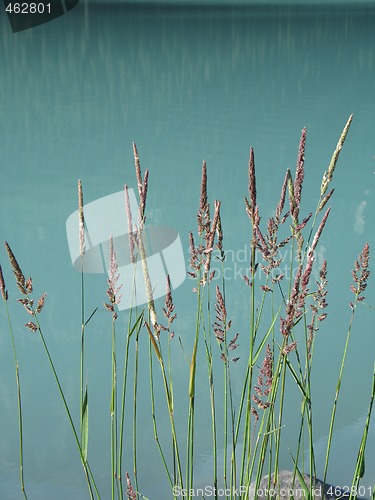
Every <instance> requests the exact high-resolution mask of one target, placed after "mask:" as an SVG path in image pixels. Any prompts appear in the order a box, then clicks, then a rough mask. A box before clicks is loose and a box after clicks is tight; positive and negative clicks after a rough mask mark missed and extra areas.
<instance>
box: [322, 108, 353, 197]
mask: <svg viewBox="0 0 375 500" xmlns="http://www.w3.org/2000/svg"><path fill="white" fill-rule="evenodd" d="M352 120H353V115H350V116H349V119H348V121H347V122H346V125H345V127H344V130H343V131H342V133H341V136H340V139H339V142H338V143H337V146H336V149H335V151H334V152H333V155H332V158H331V161H330V163H329V166H328V170H327V171H326V172H324V175H323V179H322V184H321V186H320V196H321V197H322V196H324V195H325V193H326V191H327V189H328V186H329V183H330V182H331V180H332V177H333V173H334V171H335V168H336V164H337V160H338V159H339V156H340V151H341V149H342V147H343V145H344V142H345V139H346V136H347V134H348V131H349V128H350V125H351V123H352Z"/></svg>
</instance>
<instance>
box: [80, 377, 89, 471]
mask: <svg viewBox="0 0 375 500" xmlns="http://www.w3.org/2000/svg"><path fill="white" fill-rule="evenodd" d="M81 418H82V425H81V448H82V455H83V458H84V460H85V462H86V461H87V448H88V442H89V404H88V393H87V386H86V387H85V395H84V398H83V404H82V416H81Z"/></svg>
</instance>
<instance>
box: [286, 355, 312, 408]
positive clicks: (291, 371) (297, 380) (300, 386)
mask: <svg viewBox="0 0 375 500" xmlns="http://www.w3.org/2000/svg"><path fill="white" fill-rule="evenodd" d="M285 362H286V365H287V367H288V368H289V371H290V373H291V374H292V377H293V378H294V380H295V382H296V384H297V385H298V388H299V390H300V391H301V392H302V396H303V397H304V398H305V400H306V401H307V402H308V403H310V398H309V397H308V395H307V394H306V391H305V388H304V386H303V384H302V382H301V381H300V379H299V378H298V375H297V373H296V371H295V369H294V368H293V366H292V364H291V362H290V361H289V359H288V358H287V357H286V356H285Z"/></svg>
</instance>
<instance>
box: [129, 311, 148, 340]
mask: <svg viewBox="0 0 375 500" xmlns="http://www.w3.org/2000/svg"><path fill="white" fill-rule="evenodd" d="M143 314H144V309H143V311H142V312H141V314H140V315H139V316H138V318H137V320H136V322H135V323H134V325H133V328H132V329H131V330H130V332H129V339H130V337H131V336H132V335H133V333H134V332H135V330H136V328H137V327H140V322H141V319H142V318H143ZM138 329H139V328H138Z"/></svg>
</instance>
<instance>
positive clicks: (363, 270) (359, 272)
mask: <svg viewBox="0 0 375 500" xmlns="http://www.w3.org/2000/svg"><path fill="white" fill-rule="evenodd" d="M369 259H370V246H369V244H368V243H366V244H365V246H364V247H363V249H362V252H361V253H360V254H359V255H358V260H356V261H355V262H354V269H353V270H352V277H353V281H354V283H355V284H356V286H354V285H351V287H350V288H351V290H352V292H353V293H355V294H356V296H357V300H358V301H359V302H360V301H362V300H364V298H365V297H364V296H363V295H361V293H362V292H364V291H365V290H366V288H367V280H368V278H369V276H370V271H369Z"/></svg>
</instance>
